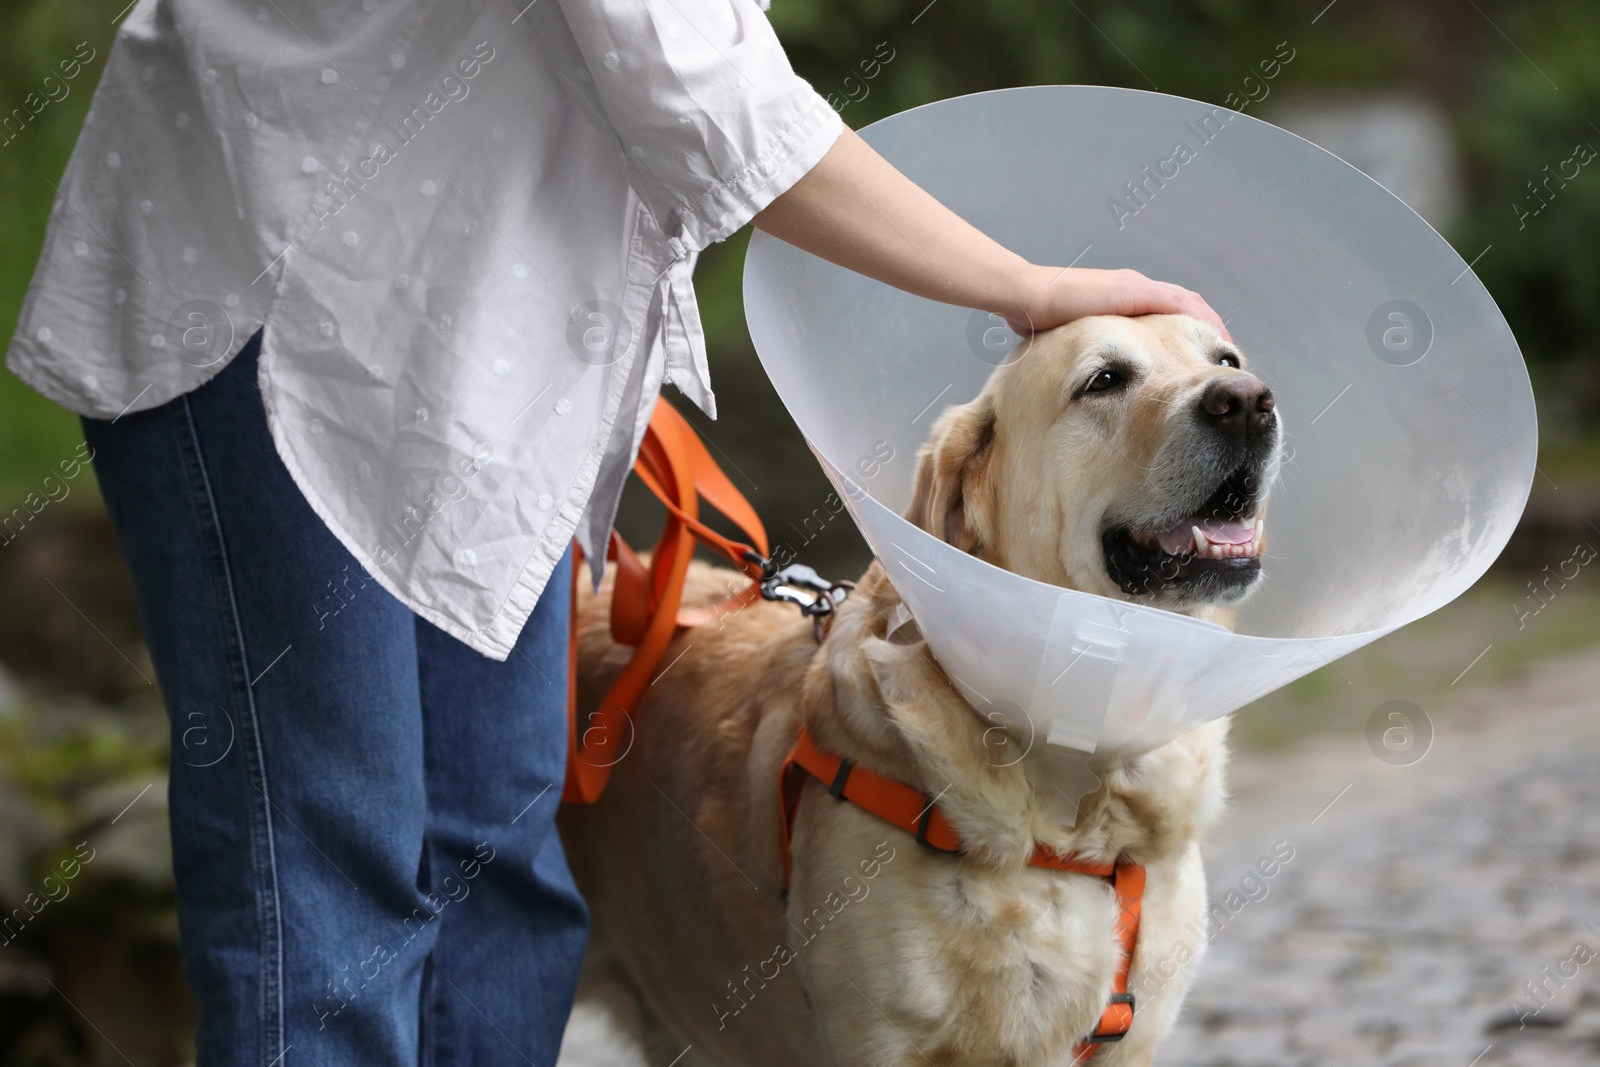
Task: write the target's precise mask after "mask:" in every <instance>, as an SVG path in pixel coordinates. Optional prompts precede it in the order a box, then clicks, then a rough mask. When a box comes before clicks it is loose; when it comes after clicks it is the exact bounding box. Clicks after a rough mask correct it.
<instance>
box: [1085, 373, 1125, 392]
mask: <svg viewBox="0 0 1600 1067" xmlns="http://www.w3.org/2000/svg"><path fill="white" fill-rule="evenodd" d="M1127 382H1128V376H1127V374H1126V373H1124V372H1123V371H1120V370H1118V369H1117V368H1115V367H1106V368H1104V369H1102V370H1098V371H1096V372H1095V374H1094V377H1093V378H1090V379H1089V381H1088V384H1086V385H1085V386H1084V387H1083V391H1084V392H1085V393H1109V392H1111V391H1112V390H1113V389H1117V388H1120V387H1121V386H1123V385H1126V384H1127Z"/></svg>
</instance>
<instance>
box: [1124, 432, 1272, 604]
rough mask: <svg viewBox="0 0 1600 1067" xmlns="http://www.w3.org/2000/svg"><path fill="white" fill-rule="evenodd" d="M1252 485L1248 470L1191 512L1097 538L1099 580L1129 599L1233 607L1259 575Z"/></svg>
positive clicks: (1256, 495)
mask: <svg viewBox="0 0 1600 1067" xmlns="http://www.w3.org/2000/svg"><path fill="white" fill-rule="evenodd" d="M1260 484H1261V483H1260V478H1259V476H1258V475H1257V474H1256V472H1255V465H1254V464H1246V465H1244V466H1241V467H1239V468H1238V469H1237V470H1235V471H1233V472H1232V473H1231V474H1229V475H1227V476H1226V477H1225V478H1223V479H1222V481H1221V482H1220V483H1218V485H1217V487H1216V489H1215V490H1214V491H1213V492H1212V494H1211V495H1210V496H1209V497H1207V498H1206V500H1205V502H1204V503H1202V504H1201V505H1200V506H1199V507H1198V508H1196V509H1195V510H1194V511H1192V512H1190V513H1188V514H1185V515H1183V516H1181V517H1179V518H1177V519H1176V520H1174V521H1168V520H1166V519H1162V520H1160V521H1158V522H1156V523H1153V524H1151V525H1148V526H1133V525H1128V524H1116V525H1113V526H1110V527H1108V528H1107V529H1106V530H1105V531H1104V532H1103V533H1102V534H1101V537H1100V539H1101V545H1102V547H1103V548H1104V550H1105V558H1106V573H1107V574H1108V575H1109V576H1110V577H1111V580H1112V581H1114V582H1116V583H1117V586H1118V587H1119V588H1120V589H1121V590H1122V591H1123V592H1124V593H1126V594H1128V595H1129V596H1151V595H1153V594H1157V593H1167V594H1169V596H1170V597H1171V598H1173V599H1179V600H1182V601H1185V602H1188V603H1200V602H1225V601H1231V600H1237V599H1239V598H1240V597H1242V596H1244V595H1245V593H1247V592H1248V591H1249V589H1250V587H1251V586H1252V585H1254V584H1255V582H1256V580H1257V579H1258V578H1259V577H1260V575H1261V543H1262V535H1263V532H1264V524H1263V519H1262V515H1261V503H1262V501H1261V494H1260V491H1259V487H1260Z"/></svg>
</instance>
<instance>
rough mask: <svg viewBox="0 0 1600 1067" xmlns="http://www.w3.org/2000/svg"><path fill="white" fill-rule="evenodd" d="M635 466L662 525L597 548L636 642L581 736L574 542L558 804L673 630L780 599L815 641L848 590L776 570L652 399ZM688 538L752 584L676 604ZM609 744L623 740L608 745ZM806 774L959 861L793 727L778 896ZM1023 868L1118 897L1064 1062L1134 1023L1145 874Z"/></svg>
mask: <svg viewBox="0 0 1600 1067" xmlns="http://www.w3.org/2000/svg"><path fill="white" fill-rule="evenodd" d="M633 469H634V473H635V474H637V475H638V476H639V478H640V480H641V481H643V482H644V484H645V486H646V487H647V488H648V489H649V490H650V491H651V492H652V493H653V494H655V496H656V497H657V499H659V500H660V501H661V503H662V504H664V505H666V508H667V521H666V526H665V528H664V529H663V530H662V532H661V537H660V538H659V539H658V540H657V541H656V546H655V551H654V553H653V554H652V556H651V559H650V564H649V566H648V567H646V565H645V564H644V562H643V561H642V560H640V559H639V557H638V556H637V555H636V554H635V553H634V552H633V550H632V549H630V548H629V547H628V545H627V543H626V542H624V541H623V540H622V538H620V537H618V536H617V534H616V532H615V531H612V534H611V539H610V542H609V544H608V546H607V549H606V558H607V559H609V560H614V561H615V562H616V564H617V574H616V580H615V585H614V587H613V591H612V596H611V635H612V637H613V639H615V640H616V641H617V642H618V643H619V644H624V645H632V646H634V648H635V651H634V654H633V657H632V658H631V659H630V660H629V661H628V664H627V666H625V667H624V668H623V669H622V673H621V674H619V675H618V676H617V678H616V680H615V681H614V682H612V684H611V688H610V689H609V690H607V691H606V694H605V696H604V697H602V698H601V700H600V704H599V706H598V707H597V708H596V710H595V711H594V713H593V714H592V715H591V716H590V719H589V724H588V725H587V726H586V727H582V728H580V727H579V725H578V684H577V679H578V633H577V626H578V581H579V575H580V572H581V571H582V570H583V553H582V552H581V551H580V550H579V549H578V547H577V544H576V543H574V544H573V553H574V565H573V568H572V618H571V627H572V629H571V633H570V635H569V644H568V649H567V657H568V662H567V666H568V678H569V680H570V681H569V685H568V688H567V727H568V730H567V777H566V784H565V786H564V787H563V789H562V795H561V799H562V801H563V802H565V803H580V804H592V803H594V802H595V801H596V800H598V799H599V798H600V795H601V793H602V792H603V791H604V790H605V786H606V781H607V780H608V779H609V778H610V776H611V768H612V767H614V766H615V765H616V764H617V763H618V762H619V761H620V760H621V759H622V758H623V757H624V756H626V755H627V752H628V749H629V748H630V747H631V746H632V730H633V719H632V715H633V711H634V709H635V708H636V707H637V706H638V703H639V700H640V699H641V698H642V696H643V695H644V691H645V689H646V688H648V687H649V685H650V684H651V683H652V682H653V681H654V679H655V678H657V677H659V675H658V674H657V673H656V668H657V667H658V666H659V665H660V663H661V659H662V657H663V656H664V655H665V653H666V650H667V646H668V645H669V644H670V643H671V642H672V639H673V637H675V636H676V635H677V632H678V630H679V629H680V628H685V627H693V626H699V625H702V624H703V623H706V622H710V621H711V620H713V619H716V618H718V617H720V616H722V615H724V614H727V613H729V612H732V611H737V610H739V609H740V608H742V607H744V606H745V605H747V604H749V603H751V602H753V601H754V600H755V599H757V598H758V597H765V598H767V599H786V600H791V601H793V602H794V603H797V604H799V605H800V606H801V610H802V611H803V612H804V613H805V614H807V615H810V616H811V617H812V619H813V622H814V624H815V633H816V637H817V641H818V643H819V644H820V643H821V641H822V639H823V636H824V634H825V630H824V625H823V624H824V619H825V618H826V617H828V616H829V615H831V613H832V611H833V608H834V605H835V604H836V603H837V600H838V599H842V596H843V593H842V590H845V589H848V588H849V585H848V583H836V584H833V585H831V586H830V585H829V584H828V583H826V582H821V581H820V580H818V579H816V577H815V573H814V572H812V571H810V570H809V569H808V568H798V567H795V568H786V569H785V570H783V571H780V570H778V569H777V566H776V564H775V563H774V562H773V561H772V560H771V558H769V556H768V554H767V552H768V550H767V535H766V530H765V529H764V528H763V527H762V525H761V519H760V518H759V517H758V516H757V515H756V513H755V509H754V508H752V507H751V506H750V502H749V501H747V500H746V499H745V498H744V495H743V494H742V493H740V492H739V490H738V489H737V488H735V487H734V485H733V483H732V482H730V481H729V480H728V477H727V475H725V474H724V473H723V472H722V469H721V468H720V467H718V466H717V464H716V461H715V460H713V459H712V458H711V454H710V453H709V452H707V451H706V447H705V444H704V443H703V442H702V441H701V440H700V437H699V435H698V434H696V433H695V432H694V429H693V427H691V426H690V425H689V424H688V423H687V422H686V421H684V419H683V416H681V415H679V414H678V412H677V411H676V409H674V408H673V407H672V405H670V404H668V403H667V402H666V401H665V400H658V401H657V402H656V407H655V410H654V411H653V412H652V413H651V416H650V427H649V429H648V431H647V432H646V433H645V438H644V441H643V443H642V444H641V445H640V448H639V456H638V459H637V460H636V461H635V462H634V466H633ZM701 498H704V499H705V501H706V502H707V503H709V504H711V505H712V506H713V507H714V508H716V509H717V510H718V511H720V512H721V513H722V514H723V515H724V516H725V517H726V518H728V519H729V520H730V521H732V522H733V523H734V525H735V526H737V527H738V528H739V529H740V531H741V532H743V533H744V534H745V536H746V537H748V538H749V539H750V541H751V544H745V543H743V542H740V541H735V540H732V539H731V538H727V537H724V536H723V535H722V534H719V533H717V532H716V531H715V530H713V529H711V528H710V527H709V526H707V525H705V524H704V523H703V522H701V521H700V509H699V502H700V499H701ZM697 541H698V542H699V543H701V544H704V545H705V546H706V547H708V548H710V549H711V550H712V551H714V552H716V553H717V554H718V555H720V556H722V557H723V558H725V559H727V560H728V561H729V562H731V563H732V564H733V565H734V566H735V567H738V568H739V569H740V570H741V571H743V572H744V573H745V574H746V575H748V576H749V577H750V578H751V584H750V585H749V586H748V587H746V588H745V589H742V590H740V591H738V592H736V593H733V594H731V595H730V596H728V597H726V598H724V599H723V600H721V601H719V602H718V603H715V604H712V605H709V606H707V607H703V608H684V607H683V606H682V604H683V586H684V579H685V577H686V576H687V574H688V571H689V562H690V560H691V558H692V557H693V555H694V549H695V544H696V542H697ZM796 572H798V573H796ZM670 666H671V664H668V667H670ZM619 741H622V742H623V743H622V744H618V742H619ZM807 774H809V775H810V776H811V777H813V778H816V779H817V780H818V781H820V782H822V783H823V784H825V785H826V786H827V787H828V792H829V793H830V794H831V795H832V796H833V797H834V798H835V799H836V800H848V801H850V802H851V803H852V804H855V805H857V806H858V807H861V808H863V809H865V810H866V811H869V812H871V813H872V814H874V815H876V816H878V817H879V818H880V819H883V820H884V821H886V822H889V823H892V824H894V825H895V826H898V827H899V828H900V829H902V830H904V831H905V832H906V833H909V834H912V835H913V836H914V837H915V838H916V840H917V843H918V844H920V845H923V846H924V847H926V848H930V849H933V850H934V851H936V852H945V853H950V854H952V855H961V854H962V851H963V850H962V842H961V836H960V835H959V834H958V833H957V832H956V830H955V827H953V826H951V825H950V821H949V819H948V818H946V816H945V814H944V812H943V811H941V810H940V809H939V806H938V805H937V804H936V803H935V802H934V800H933V799H930V798H929V797H927V796H926V795H924V794H923V793H921V792H919V791H917V790H916V789H913V788H912V787H911V786H909V785H906V784H905V783H904V782H901V781H898V780H896V779H894V778H890V777H888V776H887V775H883V774H879V773H878V772H877V771H874V770H872V769H871V768H868V767H861V766H858V765H856V764H855V762H854V761H852V760H850V759H847V758H845V757H843V756H840V755H837V754H835V753H832V752H828V751H826V750H824V749H822V748H819V747H818V746H817V744H816V742H815V740H813V738H812V736H811V734H810V732H809V731H807V730H806V729H805V728H804V727H801V729H800V735H799V738H798V740H796V741H795V745H794V748H793V749H792V750H791V751H790V752H789V756H788V758H787V759H786V760H785V761H784V764H783V770H782V772H781V773H780V775H779V795H780V799H781V802H782V809H783V827H782V832H783V838H782V854H783V884H784V887H785V888H784V892H785V893H787V892H788V884H789V870H790V859H789V841H790V838H791V837H792V835H793V832H794V819H795V814H796V812H797V811H798V809H799V801H800V794H801V791H802V790H803V789H804V787H805V775H807ZM1029 863H1030V864H1031V865H1032V866H1034V867H1048V868H1050V869H1051V870H1057V871H1068V872H1071V873H1073V874H1088V875H1093V876H1095V877H1097V878H1103V879H1105V880H1106V881H1107V882H1108V883H1109V884H1110V885H1111V887H1112V890H1113V891H1114V892H1115V893H1116V897H1117V902H1118V905H1119V911H1118V916H1117V922H1116V934H1117V940H1118V943H1119V945H1120V946H1121V949H1122V953H1121V959H1120V961H1119V962H1118V964H1117V969H1116V972H1115V974H1114V975H1113V979H1112V987H1111V988H1112V992H1111V997H1110V1000H1109V1001H1108V1002H1107V1004H1106V1008H1105V1011H1104V1012H1102V1013H1101V1015H1100V1022H1099V1024H1098V1025H1097V1026H1096V1027H1095V1030H1094V1033H1092V1034H1090V1035H1089V1036H1088V1037H1086V1038H1084V1039H1083V1041H1081V1042H1080V1043H1079V1045H1078V1048H1077V1050H1076V1055H1075V1057H1074V1062H1077V1061H1079V1060H1082V1059H1083V1058H1084V1057H1085V1056H1086V1055H1088V1054H1089V1053H1090V1052H1092V1051H1093V1050H1094V1047H1095V1046H1096V1045H1098V1044H1101V1043H1104V1042H1109V1041H1120V1040H1121V1039H1122V1038H1123V1036H1124V1035H1126V1034H1127V1032H1128V1028H1129V1027H1130V1026H1132V1025H1133V1013H1134V997H1133V994H1132V993H1130V992H1128V972H1129V969H1130V967H1131V965H1132V962H1133V952H1134V948H1135V946H1136V945H1137V943H1138V937H1139V906H1140V901H1141V900H1142V899H1143V896H1144V881H1145V873H1144V868H1143V867H1141V866H1139V865H1138V864H1135V863H1129V862H1126V861H1118V862H1116V863H1086V862H1084V861H1082V860H1079V859H1077V858H1076V857H1074V856H1072V855H1061V854H1059V853H1056V852H1054V851H1052V850H1051V849H1050V848H1048V847H1047V846H1045V845H1042V844H1041V845H1038V846H1037V847H1036V848H1035V850H1034V854H1033V858H1032V859H1031V860H1030V861H1029Z"/></svg>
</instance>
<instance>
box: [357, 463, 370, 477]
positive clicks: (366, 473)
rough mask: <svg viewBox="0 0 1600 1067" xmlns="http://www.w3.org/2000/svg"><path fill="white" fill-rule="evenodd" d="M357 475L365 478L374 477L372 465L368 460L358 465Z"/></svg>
mask: <svg viewBox="0 0 1600 1067" xmlns="http://www.w3.org/2000/svg"><path fill="white" fill-rule="evenodd" d="M356 473H357V474H359V475H361V477H363V478H370V477H372V464H370V463H368V462H367V461H366V460H362V461H361V462H360V463H357V464H356Z"/></svg>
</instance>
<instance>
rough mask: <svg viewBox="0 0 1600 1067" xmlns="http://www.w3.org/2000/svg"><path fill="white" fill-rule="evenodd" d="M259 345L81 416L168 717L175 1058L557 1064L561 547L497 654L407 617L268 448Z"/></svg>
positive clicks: (220, 1064) (564, 914) (563, 967)
mask: <svg viewBox="0 0 1600 1067" xmlns="http://www.w3.org/2000/svg"><path fill="white" fill-rule="evenodd" d="M260 345H261V335H260V334H259V333H258V334H257V335H256V336H255V337H254V338H252V339H251V341H250V343H249V344H248V345H246V346H245V348H244V349H243V351H242V352H241V353H240V354H239V355H238V356H237V357H235V359H234V360H233V362H232V363H231V364H230V365H229V366H228V367H226V368H224V370H223V371H222V372H221V373H220V374H218V375H217V376H216V377H215V378H214V379H212V380H211V381H210V382H208V383H206V384H205V385H204V386H202V387H200V388H199V389H197V390H195V391H194V392H192V393H189V394H188V395H186V396H181V397H179V398H177V399H176V400H173V401H171V402H170V403H167V404H164V405H162V406H161V407H159V408H155V409H153V410H151V411H145V412H140V413H138V414H134V415H126V416H123V417H121V418H119V419H116V420H114V421H110V422H108V421H102V420H94V419H85V420H84V429H85V433H86V435H87V439H88V442H89V444H90V446H91V447H92V448H93V449H94V466H95V472H96V475H97V476H98V478H99V481H100V486H101V489H102V491H103V493H104V496H105V499H106V504H107V506H108V507H109V509H110V512H111V517H112V521H113V523H114V525H115V527H116V531H117V537H118V540H119V542H120V544H121V547H122V550H123V553H124V554H125V555H126V556H127V559H128V563H129V565H130V567H131V568H132V571H133V577H134V584H135V587H136V588H137V590H138V595H139V607H140V612H141V614H142V616H143V618H144V625H145V635H146V639H147V641H148V643H149V646H150V653H151V656H152V658H153V659H154V662H155V667H156V673H157V675H158V677H159V679H160V683H161V691H162V694H163V696H164V697H165V699H166V705H167V711H168V714H169V716H170V719H171V723H172V777H171V790H170V810H171V824H172V852H173V868H174V872H175V874H176V878H177V899H178V922H179V932H180V939H181V943H182V951H183V960H184V967H185V971H186V973H187V976H188V980H189V983H190V985H191V987H192V988H193V990H194V993H195V995H196V998H197V1000H198V1001H199V1005H200V1023H199V1035H198V1048H199V1064H200V1065H201V1067H313V1065H318V1067H320V1065H329V1067H334V1065H337V1067H352V1065H369V1064H370V1065H373V1067H398V1065H400V1064H405V1065H407V1067H417V1065H422V1067H446V1065H456V1064H472V1065H477V1067H482V1065H490V1064H519V1065H520V1064H523V1063H531V1064H550V1063H554V1062H555V1058H556V1052H557V1050H558V1048H559V1047H560V1041H561V1033H562V1029H563V1027H564V1026H565V1023H566V1019H567V1014H568V1012H569V1010H570V1008H571V1004H572V997H573V989H574V986H575V984H576V980H577V971H578V965H579V962H580V960H581V957H582V953H583V943H584V939H585V936H586V934H587V930H588V914H587V911H586V910H585V908H584V905H583V901H582V899H581V898H580V897H579V896H578V893H577V890H576V889H575V887H574V886H573V882H572V877H571V875H570V873H569V872H568V870H567V864H566V859H565V857H564V856H563V855H562V851H561V840H560V838H559V836H558V835H557V834H556V832H555V828H554V816H555V811H556V806H557V803H558V802H559V800H560V797H561V781H562V773H563V770H564V763H563V760H564V753H565V738H566V685H567V658H566V642H567V613H568V600H567V596H566V589H567V584H568V582H569V581H570V574H571V570H570V568H571V565H572V561H571V558H570V552H569V556H568V558H567V559H566V560H564V561H563V562H562V564H561V565H560V567H558V568H557V570H556V572H555V574H553V575H552V576H551V578H550V585H549V593H547V594H546V595H545V596H544V597H542V598H541V599H540V601H539V604H538V607H537V609H536V610H535V611H534V613H533V616H532V618H531V619H529V621H528V624H527V626H526V628H525V629H524V630H523V632H522V636H521V638H520V639H519V640H518V642H517V645H516V648H515V650H514V652H513V653H512V655H511V656H510V658H509V659H508V660H507V661H506V662H505V663H496V662H494V661H492V660H490V659H488V658H486V657H484V656H482V655H479V654H478V653H477V652H474V651H472V650H471V649H469V648H468V647H467V646H465V645H463V644H461V643H460V642H459V641H457V640H455V639H454V638H451V637H449V636H447V635H446V634H444V633H443V632H441V631H440V630H438V629H436V628H435V627H434V626H432V625H431V624H429V623H427V622H424V621H422V620H421V619H419V618H417V617H416V616H415V615H414V614H413V613H412V612H411V611H409V610H408V609H407V608H405V607H404V606H403V605H402V604H401V603H400V602H399V601H397V600H395V599H394V598H393V597H392V596H390V595H389V594H388V593H386V592H385V591H384V590H383V589H381V588H380V587H379V586H378V584H377V583H376V582H375V581H373V580H372V579H371V578H370V577H369V576H368V575H367V574H366V573H365V572H364V571H363V570H362V569H361V567H360V566H359V565H358V564H357V563H356V560H355V559H354V557H352V556H351V555H350V554H349V553H348V552H347V551H345V549H344V548H343V546H341V545H340V544H339V542H338V541H337V540H336V539H335V538H334V537H333V535H332V534H331V533H329V532H328V530H327V528H326V527H325V526H324V525H323V523H322V521H321V520H320V519H318V518H317V516H316V514H315V513H314V512H313V511H312V510H311V508H310V506H309V505H308V504H307V503H306V501H305V499H304V498H303V497H302V495H301V494H300V491H299V490H298V488H297V487H296V486H295V484H294V483H293V481H292V480H291V479H290V477H289V473H288V471H287V470H286V469H285V468H284V466H283V464H282V462H280V460H279V459H278V455H277V452H276V451H275V449H274V448H273V444H272V440H271V438H270V436H269V434H268V430H267V425H266V417H265V413H264V411H263V409H262V403H261V393H260V391H259V389H258V388H257V385H256V368H257V362H258V357H259V353H260Z"/></svg>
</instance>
